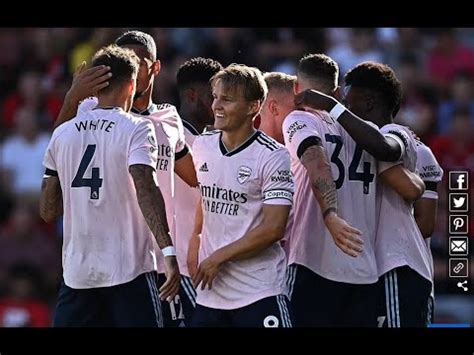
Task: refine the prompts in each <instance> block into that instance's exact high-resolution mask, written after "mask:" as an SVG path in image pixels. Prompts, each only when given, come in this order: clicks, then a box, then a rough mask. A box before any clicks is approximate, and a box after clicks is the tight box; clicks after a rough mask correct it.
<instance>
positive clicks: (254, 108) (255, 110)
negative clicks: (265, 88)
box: [249, 100, 262, 116]
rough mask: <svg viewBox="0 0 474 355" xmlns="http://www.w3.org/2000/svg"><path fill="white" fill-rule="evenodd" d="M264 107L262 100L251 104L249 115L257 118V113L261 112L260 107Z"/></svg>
mask: <svg viewBox="0 0 474 355" xmlns="http://www.w3.org/2000/svg"><path fill="white" fill-rule="evenodd" d="M261 106H262V104H261V102H260V100H254V101H252V102H250V106H249V114H250V115H252V116H255V115H256V114H257V113H259V112H260V107H261Z"/></svg>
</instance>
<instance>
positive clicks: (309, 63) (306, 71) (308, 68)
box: [297, 53, 339, 92]
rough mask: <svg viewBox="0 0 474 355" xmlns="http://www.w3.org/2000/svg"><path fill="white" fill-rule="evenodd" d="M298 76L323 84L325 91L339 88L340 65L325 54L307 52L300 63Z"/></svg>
mask: <svg viewBox="0 0 474 355" xmlns="http://www.w3.org/2000/svg"><path fill="white" fill-rule="evenodd" d="M297 73H298V77H301V78H303V79H306V80H309V81H311V82H314V83H318V84H319V85H322V86H323V88H324V89H326V90H325V91H328V92H329V91H330V92H332V91H334V90H336V88H337V82H338V77H339V66H338V65H337V63H336V62H335V61H334V59H332V58H331V57H329V56H327V55H325V54H320V53H318V54H307V55H305V56H304V57H303V58H301V59H300V61H299V63H298V70H297Z"/></svg>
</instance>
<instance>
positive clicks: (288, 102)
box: [260, 72, 296, 144]
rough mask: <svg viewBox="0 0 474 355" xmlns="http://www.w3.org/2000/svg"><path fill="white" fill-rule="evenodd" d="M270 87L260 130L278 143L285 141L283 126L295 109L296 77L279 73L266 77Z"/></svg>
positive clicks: (272, 73) (267, 74)
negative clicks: (286, 118) (294, 88)
mask: <svg viewBox="0 0 474 355" xmlns="http://www.w3.org/2000/svg"><path fill="white" fill-rule="evenodd" d="M264 78H265V82H266V83H267V86H268V95H267V98H266V99H265V102H264V103H263V106H262V111H261V112H260V117H261V124H260V130H261V131H262V132H264V133H266V134H267V135H269V136H270V137H272V138H273V139H275V140H276V141H277V142H278V143H281V144H285V142H284V140H283V132H282V128H281V127H282V124H283V120H284V119H285V117H286V116H287V115H288V114H289V113H290V112H291V111H293V110H294V109H295V103H294V98H295V95H294V92H293V86H294V84H295V82H296V76H294V75H288V74H285V73H279V72H269V73H265V75H264Z"/></svg>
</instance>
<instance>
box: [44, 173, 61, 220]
mask: <svg viewBox="0 0 474 355" xmlns="http://www.w3.org/2000/svg"><path fill="white" fill-rule="evenodd" d="M62 213H63V195H62V191H61V184H60V183H59V178H58V177H57V176H48V177H45V178H43V182H42V184H41V196H40V216H41V218H42V219H43V220H44V221H45V222H47V223H51V222H54V220H55V219H56V218H58V217H59V216H60V215H62Z"/></svg>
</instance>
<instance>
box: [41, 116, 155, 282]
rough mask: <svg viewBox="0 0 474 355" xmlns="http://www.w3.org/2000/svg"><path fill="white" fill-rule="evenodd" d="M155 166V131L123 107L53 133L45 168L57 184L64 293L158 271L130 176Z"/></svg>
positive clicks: (72, 122)
mask: <svg viewBox="0 0 474 355" xmlns="http://www.w3.org/2000/svg"><path fill="white" fill-rule="evenodd" d="M156 161H157V143H156V135H155V129H154V127H153V125H152V124H151V122H150V121H148V120H145V119H142V118H139V117H134V116H133V115H131V114H129V113H125V112H124V111H123V110H122V109H121V108H109V109H103V108H97V109H93V110H89V111H87V112H82V113H80V114H79V115H78V116H76V117H75V118H73V119H72V120H70V121H68V122H66V123H64V124H62V125H61V126H60V127H58V128H57V129H56V130H55V131H54V133H53V136H52V138H51V141H50V143H49V146H48V149H47V151H46V153H45V157H44V161H43V164H44V166H45V167H46V168H47V169H48V170H47V174H53V173H54V172H57V174H58V176H59V180H60V182H61V188H62V194H63V206H64V222H63V223H64V242H63V256H62V261H63V270H64V271H63V272H64V282H65V284H66V285H67V286H69V287H72V288H76V289H84V288H95V287H108V286H114V285H119V284H123V283H126V282H129V281H131V280H133V279H134V278H136V277H137V276H138V275H140V274H142V273H144V272H149V271H152V270H156V258H155V250H156V249H158V246H157V243H156V241H155V238H154V237H153V235H152V233H151V231H150V229H149V228H148V225H147V224H146V221H145V219H144V217H143V215H142V212H141V210H140V207H139V205H138V200H137V196H136V190H135V186H134V183H133V179H132V176H131V175H130V173H129V170H128V169H129V166H131V165H134V164H144V165H148V166H151V167H153V169H155V168H156Z"/></svg>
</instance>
